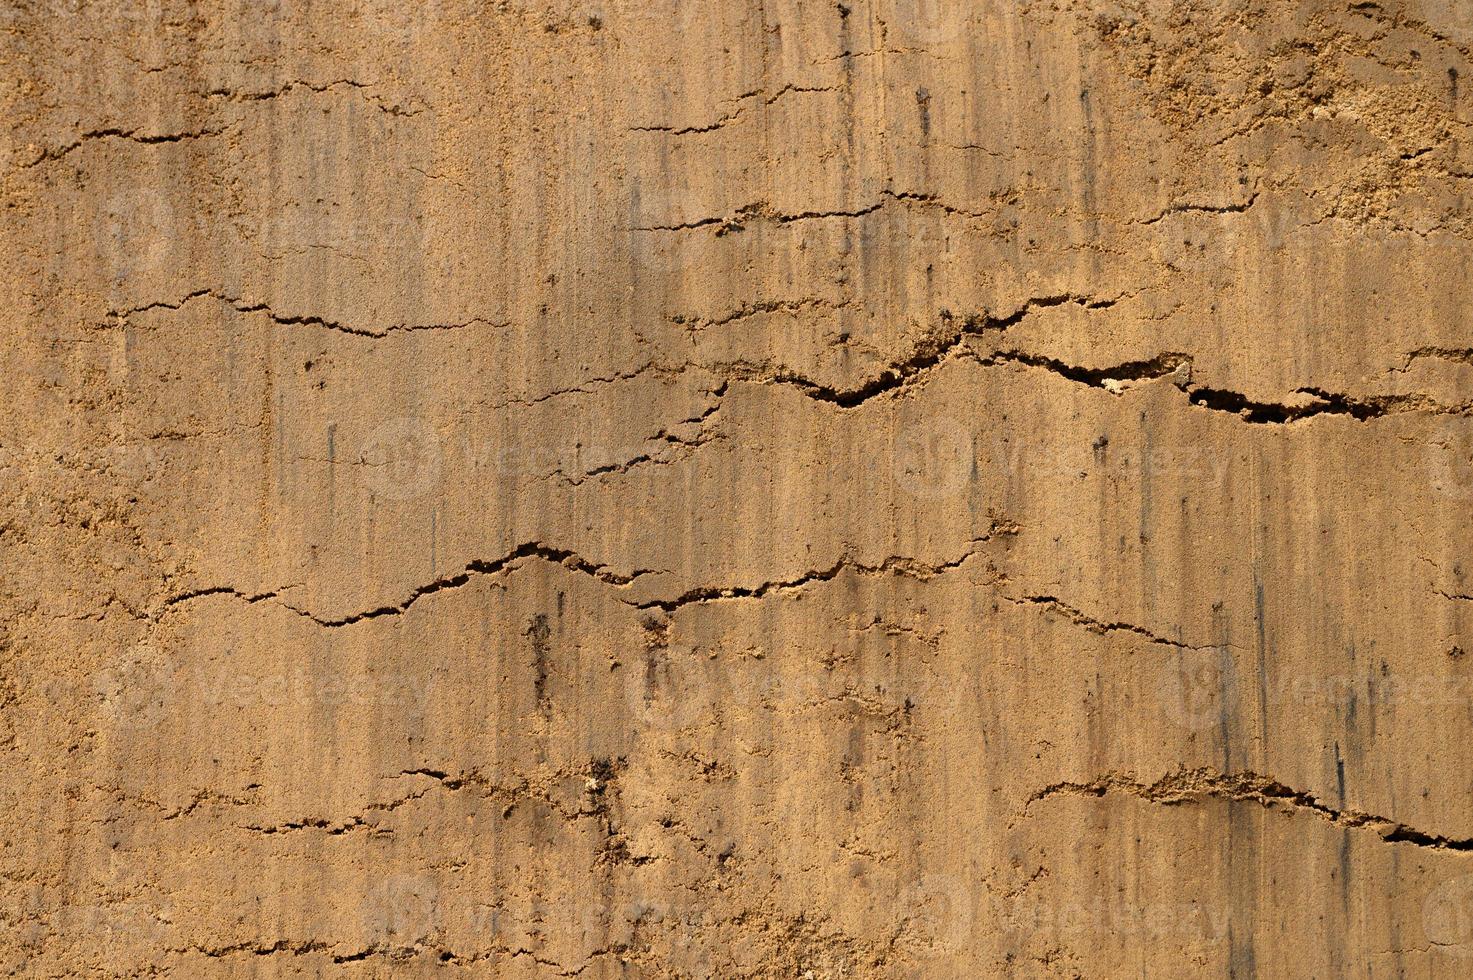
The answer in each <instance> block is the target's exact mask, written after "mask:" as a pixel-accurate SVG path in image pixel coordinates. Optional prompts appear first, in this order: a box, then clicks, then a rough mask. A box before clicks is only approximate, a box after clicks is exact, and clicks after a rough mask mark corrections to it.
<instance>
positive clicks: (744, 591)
mask: <svg viewBox="0 0 1473 980" xmlns="http://www.w3.org/2000/svg"><path fill="white" fill-rule="evenodd" d="M1016 533H1018V525H1016V524H1014V523H1013V522H1011V521H1002V520H994V521H993V524H992V527H991V528H990V529H989V530H988V533H986V534H984V535H982V536H981V537H978V538H973V539H972V541H971V545H972V547H970V548H969V549H968V550H967V551H966V553H965V554H963V555H961V556H960V557H959V558H955V559H952V560H951V561H945V562H941V563H940V564H936V565H932V564H927V563H926V562H922V561H918V560H916V559H915V558H907V557H902V556H899V555H892V556H890V557H889V558H886V559H884V560H883V561H881V562H879V563H878V564H874V565H870V564H866V563H864V562H859V561H855V560H854V559H853V558H850V557H848V556H845V557H843V558H840V559H839V560H838V561H836V562H834V563H833V564H832V565H830V566H828V567H827V568H823V569H815V570H812V571H808V572H805V573H804V574H802V575H799V576H798V577H796V578H791V579H782V580H777V581H768V582H762V583H760V584H758V585H752V586H740V585H738V586H724V587H723V586H709V585H707V586H700V587H697V588H694V589H689V590H687V591H685V592H683V593H681V594H680V595H678V596H675V597H674V598H670V599H651V600H648V601H645V602H640V603H635V605H637V606H638V607H639V608H641V609H660V610H663V611H665V612H667V613H669V612H675V611H676V610H678V609H680V608H681V607H683V606H688V605H692V604H699V603H705V602H711V601H714V600H720V599H761V598H763V597H765V596H768V595H771V594H773V593H777V592H787V591H792V590H796V589H802V588H804V587H806V586H809V585H813V584H814V583H817V582H829V581H832V580H833V579H835V578H838V577H839V576H840V575H841V574H843V573H844V572H846V571H849V572H854V573H856V574H859V575H896V576H901V577H904V578H913V579H920V580H922V581H924V580H927V579H930V578H933V577H935V576H937V575H940V574H942V573H943V572H948V571H951V570H952V569H955V568H960V567H961V566H962V565H964V564H966V563H967V562H968V561H969V560H971V558H972V557H973V556H974V555H976V554H977V551H978V549H977V547H976V546H977V545H979V544H981V543H982V542H984V541H989V540H991V539H992V537H993V535H1004V534H1007V535H1011V534H1016Z"/></svg>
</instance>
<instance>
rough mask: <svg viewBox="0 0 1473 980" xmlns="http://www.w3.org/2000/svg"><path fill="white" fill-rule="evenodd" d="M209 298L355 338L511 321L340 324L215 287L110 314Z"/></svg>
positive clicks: (179, 306)
mask: <svg viewBox="0 0 1473 980" xmlns="http://www.w3.org/2000/svg"><path fill="white" fill-rule="evenodd" d="M205 297H208V298H210V299H213V300H216V301H217V302H219V303H223V304H224V305H226V306H229V307H230V308H231V309H233V310H235V311H236V312H237V313H264V314H265V315H266V316H267V317H268V318H269V319H270V320H271V321H272V322H273V323H277V324H280V325H282V326H299V325H306V326H316V327H322V328H324V329H326V330H336V331H338V332H340V333H346V334H351V335H353V336H355V337H373V338H382V337H387V336H388V335H389V334H391V333H397V332H401V331H402V332H411V331H416V330H462V329H464V328H466V327H470V326H474V325H476V324H478V323H479V324H485V325H487V326H493V327H497V328H504V327H507V326H509V324H508V323H505V322H497V321H493V320H487V319H485V318H483V317H474V318H472V319H470V320H466V321H465V322H464V323H425V324H397V325H394V326H388V327H384V328H382V329H378V330H374V329H370V328H367V327H350V326H348V325H347V324H343V323H338V322H337V321H334V320H326V319H323V318H322V317H319V316H284V315H282V314H278V313H275V312H273V311H272V309H271V308H270V306H268V305H267V304H265V303H247V302H245V301H243V300H240V299H237V298H234V297H231V296H227V295H224V294H223V293H219V292H216V291H215V290H213V289H196V290H195V291H194V292H192V293H189V294H188V295H186V296H185V297H184V298H183V299H181V300H179V301H178V302H177V303H171V302H167V301H159V302H154V303H147V304H144V305H143V306H135V307H133V308H132V309H128V310H112V311H109V313H108V316H109V317H111V318H113V319H117V320H126V319H127V318H128V317H130V316H132V315H134V314H137V313H149V312H152V311H154V310H179V309H183V308H184V307H185V306H187V305H188V304H189V303H191V302H193V301H194V300H197V299H202V298H205Z"/></svg>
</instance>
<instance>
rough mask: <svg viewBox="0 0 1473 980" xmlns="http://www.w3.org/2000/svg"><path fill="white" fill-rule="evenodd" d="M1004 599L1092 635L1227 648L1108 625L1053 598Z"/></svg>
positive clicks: (1139, 628) (1183, 646)
mask: <svg viewBox="0 0 1473 980" xmlns="http://www.w3.org/2000/svg"><path fill="white" fill-rule="evenodd" d="M1003 598H1004V599H1006V600H1007V601H1008V602H1011V603H1013V604H1014V605H1019V606H1029V605H1034V606H1044V607H1047V608H1049V609H1052V610H1053V611H1055V612H1057V613H1060V614H1062V615H1063V616H1064V617H1065V618H1066V619H1068V620H1070V621H1071V622H1073V623H1075V624H1077V625H1079V626H1083V627H1084V628H1085V629H1087V630H1089V631H1090V632H1091V633H1097V634H1099V635H1101V636H1103V635H1105V634H1107V633H1132V634H1134V635H1136V636H1143V637H1145V638H1146V639H1147V640H1150V641H1151V642H1152V643H1155V644H1159V645H1161V646H1168V647H1176V648H1178V649H1181V650H1219V649H1222V648H1223V647H1224V646H1226V644H1217V643H1206V644H1201V645H1193V644H1191V643H1183V642H1181V641H1179V640H1168V639H1167V638H1166V637H1164V636H1160V635H1158V634H1156V633H1152V632H1151V631H1150V630H1148V629H1146V628H1145V627H1144V626H1136V625H1135V624H1133V623H1124V622H1113V623H1107V622H1105V621H1104V620H1100V619H1096V618H1095V617H1093V616H1091V615H1089V614H1088V613H1086V612H1084V611H1082V610H1080V609H1077V608H1075V607H1074V606H1071V605H1069V604H1068V603H1066V602H1062V601H1060V600H1059V599H1056V598H1054V597H1053V596H1048V595H1030V596H1023V597H1022V598H1016V597H1014V596H1010V595H1004V596H1003Z"/></svg>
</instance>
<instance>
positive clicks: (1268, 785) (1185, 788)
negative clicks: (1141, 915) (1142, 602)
mask: <svg viewBox="0 0 1473 980" xmlns="http://www.w3.org/2000/svg"><path fill="white" fill-rule="evenodd" d="M1112 793H1114V794H1120V795H1125V796H1133V797H1135V798H1137V799H1141V800H1145V801H1146V802H1148V803H1154V804H1158V805H1160V806H1178V805H1181V804H1187V803H1199V802H1201V801H1202V800H1205V799H1222V800H1230V801H1233V802H1251V803H1257V804H1259V805H1260V806H1263V807H1265V808H1267V809H1270V810H1278V811H1281V812H1291V813H1292V812H1300V813H1312V814H1314V815H1315V816H1317V817H1319V818H1320V819H1322V820H1325V821H1326V822H1328V823H1331V824H1333V825H1335V826H1337V827H1344V828H1348V829H1361V830H1368V831H1371V832H1373V833H1375V834H1376V835H1377V836H1379V837H1380V838H1381V839H1382V840H1383V841H1387V842H1388V843H1401V844H1413V845H1415V846H1417V847H1424V848H1428V849H1430V850H1438V851H1473V838H1459V837H1447V836H1444V835H1442V834H1433V833H1429V832H1427V831H1423V830H1418V829H1416V828H1414V827H1410V826H1408V825H1406V824H1404V823H1401V822H1399V821H1396V820H1392V819H1390V818H1388V817H1381V816H1376V815H1375V814H1371V813H1366V812H1365V811H1363V810H1355V809H1348V808H1347V809H1342V808H1336V807H1332V806H1329V805H1328V804H1326V803H1324V802H1322V801H1321V800H1319V799H1318V798H1317V797H1315V796H1314V795H1313V794H1312V793H1309V792H1306V791H1304V790H1296V789H1291V788H1290V787H1288V786H1285V785H1284V784H1283V783H1281V782H1279V781H1278V780H1276V779H1271V778H1269V777H1266V776H1261V775H1259V774H1257V773H1253V772H1247V771H1243V772H1237V773H1231V774H1228V773H1223V772H1220V771H1218V770H1215V769H1206V768H1203V769H1186V768H1183V769H1180V770H1178V771H1177V772H1174V773H1170V774H1168V775H1166V776H1163V777H1162V778H1160V779H1158V780H1157V781H1156V782H1154V783H1150V784H1146V783H1142V782H1139V781H1138V780H1135V779H1133V778H1131V777H1129V776H1126V775H1121V774H1118V773H1107V774H1106V775H1104V776H1101V777H1099V778H1097V779H1094V780H1092V781H1090V782H1087V783H1076V782H1061V783H1054V784H1053V785H1051V786H1047V787H1045V788H1043V789H1041V790H1039V791H1038V792H1036V793H1034V794H1033V795H1032V796H1030V797H1029V798H1028V801H1027V803H1026V804H1025V805H1024V808H1023V809H1024V815H1025V816H1026V814H1027V811H1028V809H1029V808H1030V807H1031V806H1032V805H1033V804H1034V803H1037V802H1039V801H1040V800H1045V799H1049V798H1050V797H1055V796H1086V797H1104V796H1107V795H1110V794H1112Z"/></svg>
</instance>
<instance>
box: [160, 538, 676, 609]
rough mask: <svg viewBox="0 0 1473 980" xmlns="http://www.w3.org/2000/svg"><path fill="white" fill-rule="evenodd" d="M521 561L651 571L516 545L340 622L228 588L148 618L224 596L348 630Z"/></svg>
mask: <svg viewBox="0 0 1473 980" xmlns="http://www.w3.org/2000/svg"><path fill="white" fill-rule="evenodd" d="M524 560H540V561H546V562H550V563H552V564H555V565H560V566H562V567H563V568H567V569H571V570H572V571H575V572H579V573H581V574H584V575H589V576H592V577H593V578H596V579H598V580H599V581H600V582H604V583H606V584H608V585H614V586H626V585H629V584H630V583H632V582H633V581H634V580H635V579H637V578H639V577H641V576H643V575H648V574H652V572H653V570H652V569H640V570H637V571H635V572H632V573H630V574H628V575H623V574H619V573H617V572H612V571H610V570H609V569H608V566H606V565H600V564H596V563H594V562H591V561H589V560H587V559H586V558H583V557H581V556H579V555H578V554H576V553H575V552H572V551H569V550H567V549H564V548H550V547H547V546H546V545H543V544H540V543H537V542H529V543H526V544H522V545H518V546H517V547H516V548H514V549H512V550H511V551H510V552H508V553H507V554H505V555H503V556H502V557H500V558H496V559H492V560H489V561H486V560H478V561H473V562H471V563H469V564H467V565H466V566H465V567H464V568H463V569H462V570H461V571H459V572H457V573H455V574H454V575H447V576H445V577H444V578H439V579H436V580H435V581H433V582H430V583H428V584H426V585H421V586H419V587H418V588H416V589H415V590H414V591H412V592H411V593H410V594H409V595H408V596H406V597H405V598H404V599H403V600H402V601H400V602H397V603H394V604H392V605H385V606H378V607H376V608H373V609H368V610H365V611H363V612H357V613H353V614H351V615H348V616H343V617H340V618H325V617H322V616H317V615H314V614H313V613H311V612H309V611H307V610H305V609H301V608H299V607H297V606H294V605H292V604H290V603H288V602H286V601H284V600H282V599H281V598H280V591H279V590H278V591H275V592H263V593H259V594H255V595H252V594H250V593H245V592H241V591H240V590H238V589H234V588H231V587H228V586H221V587H214V588H206V589H195V590H192V591H189V592H184V593H181V594H179V595H176V596H172V597H170V598H169V599H166V600H164V602H163V603H162V604H161V605H160V607H159V609H158V611H156V612H155V613H154V614H153V616H152V617H150V618H152V619H158V618H159V617H160V616H161V615H163V613H164V612H167V611H168V610H169V609H171V608H174V607H176V606H178V605H180V604H182V603H186V602H190V601H192V600H195V599H199V598H203V597H206V596H215V595H224V596H231V597H234V598H239V599H242V600H244V601H245V602H248V603H258V602H264V601H267V600H274V601H275V602H276V603H277V604H278V605H281V606H282V607H284V608H286V609H289V610H291V611H292V612H294V613H296V614H297V615H298V616H302V617H304V618H306V619H310V620H312V622H314V623H316V624H317V625H319V626H327V627H333V628H336V627H342V626H351V625H353V624H355V623H359V622H362V621H364V620H368V619H380V618H382V617H385V616H402V615H403V614H404V613H406V612H407V611H408V610H409V608H410V607H411V606H413V605H414V604H415V603H417V602H419V600H421V599H423V598H425V597H426V596H430V595H434V594H435V593H437V592H444V591H446V590H449V589H457V588H460V587H461V586H463V585H466V584H467V583H469V582H470V581H471V580H472V579H473V578H476V577H478V576H487V575H497V574H499V573H501V572H504V571H510V570H511V569H512V568H514V567H516V564H517V563H518V562H521V561H524Z"/></svg>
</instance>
